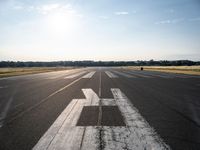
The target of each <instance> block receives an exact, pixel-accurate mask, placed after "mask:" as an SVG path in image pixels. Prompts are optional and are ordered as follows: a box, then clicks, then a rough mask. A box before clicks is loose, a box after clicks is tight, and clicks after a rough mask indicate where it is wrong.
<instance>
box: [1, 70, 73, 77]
mask: <svg viewBox="0 0 200 150" xmlns="http://www.w3.org/2000/svg"><path fill="white" fill-rule="evenodd" d="M69 69H75V67H19V68H0V78H3V77H11V76H19V75H26V74H36V73H43V72H51V71H61V70H69Z"/></svg>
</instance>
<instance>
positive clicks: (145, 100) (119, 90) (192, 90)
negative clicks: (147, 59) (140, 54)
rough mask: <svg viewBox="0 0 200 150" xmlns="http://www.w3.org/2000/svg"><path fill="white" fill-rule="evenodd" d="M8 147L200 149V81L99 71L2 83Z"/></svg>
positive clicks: (0, 102) (2, 136)
mask: <svg viewBox="0 0 200 150" xmlns="http://www.w3.org/2000/svg"><path fill="white" fill-rule="evenodd" d="M0 149H1V150H28V149H34V150H39V149H42V150H43V149H89V150H90V149H91V150H93V149H100V150H101V149H108V150H109V149H113V150H114V149H139V150H140V149H146V150H149V149H152V150H153V149H154V150H155V149H173V150H197V149H200V76H195V75H183V74H170V73H161V72H153V71H145V70H144V71H140V70H138V71H131V70H125V69H120V68H106V67H96V68H95V67H94V68H82V69H75V70H66V71H57V72H49V73H40V74H33V75H23V76H16V77H8V78H1V79H0Z"/></svg>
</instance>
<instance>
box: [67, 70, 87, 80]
mask: <svg viewBox="0 0 200 150" xmlns="http://www.w3.org/2000/svg"><path fill="white" fill-rule="evenodd" d="M84 73H86V71H82V72H78V73H75V74H72V75H69V76H66V77H65V79H72V78H75V77H78V76H80V75H82V74H84Z"/></svg>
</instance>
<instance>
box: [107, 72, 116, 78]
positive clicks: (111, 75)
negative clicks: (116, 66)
mask: <svg viewBox="0 0 200 150" xmlns="http://www.w3.org/2000/svg"><path fill="white" fill-rule="evenodd" d="M105 73H106V74H107V75H108V76H109V78H118V76H117V75H115V74H113V73H112V72H110V71H105Z"/></svg>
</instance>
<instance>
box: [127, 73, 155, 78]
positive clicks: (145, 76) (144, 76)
mask: <svg viewBox="0 0 200 150" xmlns="http://www.w3.org/2000/svg"><path fill="white" fill-rule="evenodd" d="M127 72H128V71H127ZM128 73H130V74H132V75H135V76H139V77H142V78H153V76H147V75H144V74H141V73H138V72H132V71H130V72H128Z"/></svg>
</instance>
